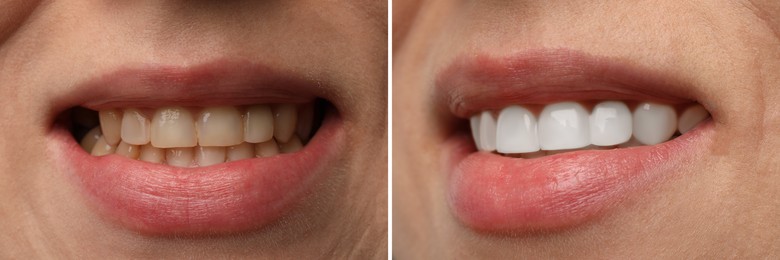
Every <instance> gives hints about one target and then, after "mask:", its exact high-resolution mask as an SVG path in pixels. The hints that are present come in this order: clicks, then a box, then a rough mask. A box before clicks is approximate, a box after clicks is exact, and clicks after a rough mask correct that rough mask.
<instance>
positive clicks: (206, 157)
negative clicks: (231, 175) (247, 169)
mask: <svg viewBox="0 0 780 260" xmlns="http://www.w3.org/2000/svg"><path fill="white" fill-rule="evenodd" d="M225 153H226V150H225V147H208V146H198V147H196V148H195V158H196V160H197V162H198V166H210V165H214V164H219V163H223V162H225Z"/></svg>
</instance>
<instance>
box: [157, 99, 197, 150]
mask: <svg viewBox="0 0 780 260" xmlns="http://www.w3.org/2000/svg"><path fill="white" fill-rule="evenodd" d="M151 133H152V145H154V146H155V147H158V148H175V147H194V146H195V145H197V144H198V139H197V137H196V135H195V121H194V120H193V119H192V114H191V113H190V111H189V110H187V109H184V108H180V107H170V108H162V109H158V110H157V112H155V113H154V119H152V130H151Z"/></svg>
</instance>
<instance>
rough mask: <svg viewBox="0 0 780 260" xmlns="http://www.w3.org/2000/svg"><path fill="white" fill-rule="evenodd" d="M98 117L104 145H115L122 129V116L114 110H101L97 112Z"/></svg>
mask: <svg viewBox="0 0 780 260" xmlns="http://www.w3.org/2000/svg"><path fill="white" fill-rule="evenodd" d="M98 117H99V118H100V129H101V131H102V132H103V136H104V138H105V139H106V140H105V141H106V143H108V144H110V145H117V144H118V143H119V138H120V135H119V131H120V130H121V128H122V114H121V113H120V112H119V111H117V110H114V109H110V110H101V111H100V112H98Z"/></svg>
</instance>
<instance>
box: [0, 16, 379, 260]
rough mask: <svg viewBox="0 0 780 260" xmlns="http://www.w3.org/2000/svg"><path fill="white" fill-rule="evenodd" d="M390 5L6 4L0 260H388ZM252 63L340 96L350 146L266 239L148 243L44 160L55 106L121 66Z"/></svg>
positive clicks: (0, 45) (1, 24) (0, 82)
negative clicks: (321, 84) (79, 85)
mask: <svg viewBox="0 0 780 260" xmlns="http://www.w3.org/2000/svg"><path fill="white" fill-rule="evenodd" d="M386 10H387V6H386V3H383V2H381V1H328V2H327V3H326V2H322V1H227V2H225V1H186V2H181V1H122V2H116V1H46V2H35V1H2V3H0V17H2V18H0V95H2V96H3V102H0V118H2V119H3V120H2V122H0V133H1V134H0V158H2V160H3V161H4V162H5V163H2V164H0V197H2V198H3V199H2V203H0V220H2V221H0V230H3V231H2V232H0V233H1V234H0V252H2V253H0V255H2V256H1V257H0V258H18V259H29V258H58V259H63V258H65V259H69V258H109V259H114V258H205V259H214V258H217V257H220V258H243V257H247V258H252V259H259V258H272V259H287V258H294V259H311V258H317V257H322V256H327V257H328V258H336V259H344V258H350V257H357V258H361V259H366V258H381V257H384V256H385V255H386V254H387V252H386V248H387V246H386V245H387V238H386V234H387V228H386V223H387V213H386V208H387V202H386V201H387V197H386V194H387V190H386V187H387V177H386V171H387V168H386V163H385V162H386V160H384V159H382V158H386V156H387V145H386V144H387V142H386V141H385V140H387V139H386V136H387V128H386V118H387V115H386V114H387V109H386V105H387V103H386V98H387V94H386V93H387V88H386V82H387V76H386V75H387V71H386V68H387V63H386V58H387V45H386V43H387V31H386V28H387V24H386V19H385V17H386V15H387V14H386ZM230 58H244V59H248V60H254V61H261V62H262V63H263V64H265V65H267V66H269V67H274V68H279V69H282V70H285V71H291V72H293V73H296V74H301V75H306V76H307V77H311V78H313V79H322V80H325V81H327V82H331V83H332V85H333V86H332V89H330V90H329V91H333V92H336V93H337V95H338V96H339V97H340V99H341V101H342V103H343V108H342V109H341V110H340V111H339V113H340V116H341V118H342V119H343V122H344V127H345V129H346V132H345V134H346V135H347V136H349V138H350V140H349V141H350V142H349V143H347V144H346V145H345V146H344V147H345V148H346V149H345V150H344V151H342V152H340V153H339V155H338V160H335V163H334V164H333V165H329V167H330V168H331V169H332V170H331V173H330V175H329V176H328V178H327V179H326V180H325V181H323V182H322V183H321V184H320V185H317V186H316V187H315V189H313V190H312V191H311V193H310V194H309V195H308V196H306V197H305V198H304V199H303V200H302V202H301V203H300V205H297V206H296V207H295V208H294V209H293V210H292V211H291V212H289V213H288V214H287V215H286V216H284V217H282V218H281V219H279V220H278V221H276V222H274V223H273V224H271V225H269V226H266V227H264V228H263V229H261V230H258V231H254V232H247V233H241V234H228V235H220V236H205V237H204V236H200V237H189V236H174V237H155V236H145V235H141V234H138V233H135V232H133V231H130V230H127V229H125V228H123V227H120V226H117V225H115V224H114V223H110V222H109V221H106V220H105V219H104V218H101V216H99V215H98V214H97V213H96V212H95V210H94V208H93V207H90V206H89V202H88V201H86V199H85V196H84V194H83V192H82V191H81V190H79V189H78V187H77V186H76V185H75V183H74V182H73V180H72V178H71V177H72V176H71V174H73V173H70V172H65V171H61V170H59V169H60V168H59V167H57V165H55V163H54V162H55V160H54V159H55V158H49V157H48V155H49V154H50V153H47V152H46V151H47V149H49V146H48V145H47V143H46V142H45V141H43V140H44V137H45V136H46V135H47V134H48V133H49V130H50V129H51V124H52V123H51V122H52V121H53V119H54V118H55V117H56V116H57V115H56V111H53V109H52V104H51V101H52V100H54V99H56V98H57V97H61V96H62V95H66V94H67V93H68V92H69V91H70V88H71V87H72V86H73V84H74V83H76V82H83V81H85V79H90V78H94V77H97V76H99V75H100V73H102V72H105V71H107V70H112V69H116V68H117V67H120V66H122V64H140V63H153V64H167V65H171V66H185V65H188V64H199V63H203V62H208V61H212V60H216V59H230Z"/></svg>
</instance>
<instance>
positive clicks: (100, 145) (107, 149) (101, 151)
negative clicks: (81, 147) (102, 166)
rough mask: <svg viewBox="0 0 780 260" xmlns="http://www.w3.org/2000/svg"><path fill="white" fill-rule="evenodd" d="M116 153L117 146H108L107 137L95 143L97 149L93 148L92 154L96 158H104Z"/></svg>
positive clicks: (102, 137)
mask: <svg viewBox="0 0 780 260" xmlns="http://www.w3.org/2000/svg"><path fill="white" fill-rule="evenodd" d="M114 151H116V146H113V145H110V144H108V143H107V142H106V138H105V136H101V137H100V139H98V140H97V142H95V147H92V152H91V153H90V154H92V155H94V156H103V155H108V154H112V153H114Z"/></svg>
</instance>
